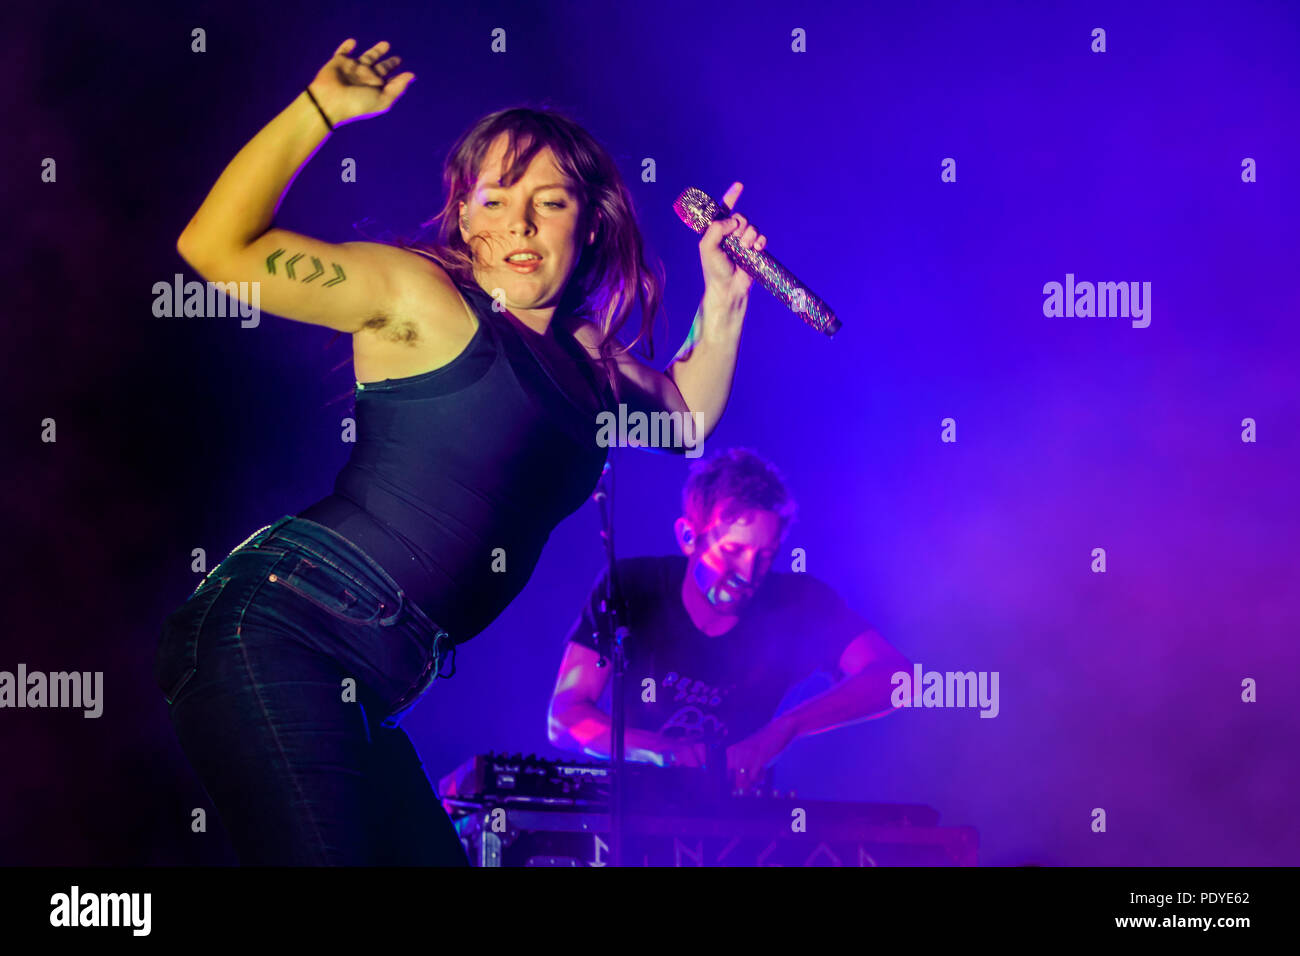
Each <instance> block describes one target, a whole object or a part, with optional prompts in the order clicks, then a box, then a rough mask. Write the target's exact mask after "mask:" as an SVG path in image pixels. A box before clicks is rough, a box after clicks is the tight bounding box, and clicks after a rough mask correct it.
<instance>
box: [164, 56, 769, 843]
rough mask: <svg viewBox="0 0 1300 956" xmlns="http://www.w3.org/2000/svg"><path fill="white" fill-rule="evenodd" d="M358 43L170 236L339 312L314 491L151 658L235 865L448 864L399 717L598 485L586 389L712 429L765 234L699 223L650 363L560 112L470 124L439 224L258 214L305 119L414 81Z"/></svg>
mask: <svg viewBox="0 0 1300 956" xmlns="http://www.w3.org/2000/svg"><path fill="white" fill-rule="evenodd" d="M354 46H355V41H353V40H347V41H345V42H344V43H343V44H342V45H340V46H339V48H338V49H337V50H336V51H335V52H334V55H333V56H332V57H331V59H330V60H329V62H328V63H326V64H325V66H324V67H322V68H321V70H320V72H319V73H318V74H317V75H316V77H315V79H314V80H312V82H311V83H310V84H309V85H308V87H307V89H306V91H304V92H303V93H302V94H301V95H299V96H298V97H297V98H295V99H294V100H293V102H292V103H290V104H289V106H288V107H287V108H285V109H284V110H283V111H282V112H281V113H280V114H279V115H278V116H276V117H275V118H274V119H273V120H272V121H271V122H270V123H269V124H267V126H266V127H264V128H263V129H262V130H261V131H260V132H259V133H258V134H257V135H256V136H254V137H253V139H252V140H251V141H249V143H248V144H247V145H246V146H244V148H243V149H241V150H240V151H239V153H238V154H236V156H235V158H234V159H233V160H232V161H231V162H230V164H229V165H228V166H227V167H226V169H225V171H224V172H222V174H221V177H220V178H219V179H218V180H217V182H216V185H214V186H213V187H212V190H211V192H210V193H209V194H208V196H207V198H206V199H205V200H204V202H203V204H202V205H201V206H200V207H199V210H198V211H197V212H196V213H195V214H194V217H193V218H192V219H191V221H190V223H189V224H188V225H187V226H186V228H185V230H184V231H183V233H182V234H181V236H180V240H179V242H178V243H177V249H178V250H179V252H180V254H181V256H182V257H183V258H184V259H185V260H186V262H188V263H189V264H190V265H191V266H192V267H193V268H194V269H195V270H196V271H197V272H198V273H199V274H201V275H202V276H203V277H204V278H206V279H208V280H210V281H214V282H229V281H235V282H241V281H254V280H256V281H260V294H261V304H262V306H263V308H265V309H266V310H267V311H270V312H273V313H275V314H277V315H280V316H283V317H285V318H288V319H292V320H295V321H299V322H309V323H313V324H316V325H323V326H328V327H330V328H333V329H338V330H340V331H343V332H349V333H351V334H352V345H353V362H354V369H355V372H356V381H357V385H356V392H355V398H356V414H355V418H356V429H357V436H356V442H355V444H354V447H353V450H352V454H351V457H350V460H349V461H348V463H347V465H346V466H345V467H344V468H343V470H342V471H341V472H340V474H339V476H338V478H337V480H336V482H335V486H334V491H333V493H332V494H331V495H329V496H327V497H326V498H324V499H323V500H321V501H319V502H316V503H315V504H313V505H311V506H310V507H308V508H306V509H305V510H303V511H302V512H300V513H299V514H296V515H285V516H283V517H282V518H280V519H279V520H278V521H276V522H275V523H273V524H271V525H268V526H266V527H264V528H261V529H259V530H258V531H255V532H254V533H253V534H252V535H250V536H249V537H248V538H247V539H246V540H245V541H244V542H243V543H242V544H240V545H239V546H238V547H236V548H235V550H234V551H232V552H231V553H230V555H229V556H227V557H226V558H225V559H224V560H223V561H222V562H221V563H220V564H219V565H218V566H217V567H215V568H213V569H212V570H211V571H210V572H209V573H208V575H207V576H206V577H205V578H204V580H203V581H202V582H201V583H200V584H199V586H198V587H197V588H196V589H195V590H194V592H193V593H192V594H191V595H190V597H189V598H188V599H187V600H186V601H185V603H184V604H182V605H181V607H180V608H178V609H177V610H176V611H175V612H174V613H172V614H171V615H170V616H169V617H168V619H167V621H166V623H165V625H164V627H163V633H162V637H161V641H160V643H159V647H158V652H157V657H156V662H155V677H156V680H157V683H158V686H159V688H160V689H161V691H162V693H163V695H164V696H165V698H166V700H167V703H168V706H169V713H170V717H171V721H172V724H173V726H174V728H175V730H176V733H177V735H178V737H179V739H180V743H181V746H182V748H183V750H184V752H185V754H186V756H187V758H188V759H189V760H190V762H191V763H192V765H193V766H194V768H195V770H196V772H197V774H198V776H199V779H200V780H201V782H202V783H203V786H204V788H205V789H206V791H207V793H208V795H209V796H210V798H211V800H212V802H213V804H214V805H215V807H216V808H217V811H218V813H219V814H220V816H221V819H222V822H223V823H224V825H225V827H226V829H227V831H228V833H229V835H230V837H231V840H232V842H233V844H234V847H235V849H236V852H237V853H238V855H239V858H240V860H241V861H242V862H244V863H257V864H274V865H315V864H345V865H355V864H414V863H424V864H440V865H464V864H465V863H466V859H465V855H464V851H463V849H462V848H461V845H460V843H459V841H458V839H457V837H456V835H455V832H454V830H453V829H452V826H451V823H450V820H449V819H448V817H447V815H446V814H445V812H444V811H443V809H442V807H441V805H440V804H439V803H438V801H437V798H436V795H435V794H434V792H433V789H432V787H431V786H430V784H429V781H428V779H427V777H426V775H425V774H424V772H423V770H422V768H421V765H420V761H419V759H418V757H417V756H416V754H415V750H414V748H413V747H412V746H411V743H410V740H409V738H408V737H407V736H406V734H405V732H403V731H402V730H401V729H400V727H398V726H397V725H398V722H399V720H400V717H401V715H402V714H403V713H404V712H405V711H406V710H407V709H408V708H409V707H410V706H411V705H412V704H413V703H414V702H415V701H416V699H418V698H419V697H420V696H421V695H422V694H423V693H424V691H425V690H426V689H427V688H428V687H429V685H430V684H431V683H432V682H433V680H434V679H435V678H436V677H438V676H444V677H445V676H450V672H449V671H448V670H447V668H448V666H450V668H451V669H452V670H454V662H455V657H454V650H455V646H456V645H457V644H460V643H464V642H465V641H467V640H469V639H470V638H471V637H473V636H474V635H476V634H478V633H479V632H481V631H482V630H483V629H484V628H485V627H487V626H488V624H490V623H491V622H492V621H493V620H494V619H495V618H496V617H497V616H498V615H499V614H500V613H501V611H502V610H504V608H505V607H506V606H507V605H508V604H509V603H510V601H511V600H512V599H513V598H514V597H515V595H517V594H518V593H519V591H520V590H521V589H522V588H523V586H524V584H525V583H526V582H527V580H528V578H529V576H530V575H531V573H532V570H533V568H534V566H535V565H536V562H537V559H538V557H539V555H540V553H541V550H542V547H543V545H544V544H545V542H546V539H547V537H548V536H549V534H550V533H551V531H552V529H553V528H554V527H555V525H556V524H558V523H559V522H560V521H561V520H562V519H563V518H564V517H565V516H567V515H569V514H571V513H572V512H573V511H574V510H575V509H576V508H578V507H579V506H580V505H581V504H582V503H583V502H584V501H585V500H586V498H587V496H588V495H589V494H590V493H591V491H592V489H593V488H594V487H595V485H596V482H597V479H598V477H599V475H600V471H601V468H602V466H603V464H604V462H605V458H606V455H607V449H606V448H603V447H600V445H599V444H598V443H597V440H596V433H597V426H596V415H597V413H598V412H600V411H602V410H610V409H612V408H614V407H616V404H617V403H618V402H626V403H627V404H628V405H629V407H630V408H633V409H637V410H644V411H652V412H653V411H668V412H679V413H682V414H684V415H692V416H693V417H695V418H696V420H697V421H698V422H699V424H700V428H701V434H700V435H699V436H698V437H699V438H701V439H702V438H704V437H707V436H708V434H709V433H710V432H712V431H713V429H714V427H715V426H716V425H717V422H718V419H719V418H720V417H721V415H722V411H723V408H724V407H725V406H726V402H727V396H728V393H729V392H730V389H731V380H732V375H733V372H734V370H735V364H736V354H737V346H738V343H739V339H740V333H741V324H742V321H743V319H744V314H745V309H746V304H747V298H748V292H749V287H750V281H751V280H750V278H749V276H748V275H747V274H746V273H745V272H744V271H743V270H740V269H738V268H736V267H735V266H734V265H733V264H732V262H731V261H730V259H728V257H727V255H726V253H725V252H724V251H723V250H722V248H721V243H722V240H723V238H724V237H726V236H728V235H735V236H738V237H740V241H741V242H742V243H743V244H744V245H745V246H747V247H751V248H756V249H762V248H763V246H764V245H765V239H764V237H762V236H759V235H758V234H757V233H756V232H755V230H754V228H753V227H752V226H749V225H748V224H747V223H746V221H745V218H744V217H743V216H740V215H733V216H732V217H731V218H729V219H727V220H723V221H719V222H715V223H713V224H712V225H711V226H710V227H709V229H708V230H707V231H706V232H705V233H704V236H703V238H702V239H701V241H700V261H701V263H702V266H703V272H704V296H703V299H702V300H701V303H700V308H699V311H698V313H697V314H696V317H695V321H694V323H693V325H692V328H691V331H690V333H689V335H688V337H687V340H686V342H685V344H684V345H683V346H682V349H681V351H680V352H679V353H678V354H677V357H676V358H675V360H674V361H673V362H672V363H671V364H670V365H669V367H668V369H667V371H665V372H658V371H655V370H654V369H652V368H650V367H648V366H647V365H645V364H644V363H642V362H641V361H640V360H638V359H636V358H634V357H633V356H632V355H631V353H630V351H629V350H628V347H622V348H620V347H618V341H617V340H616V339H615V335H616V333H617V332H618V331H619V330H620V329H621V328H622V326H623V324H624V322H625V321H626V320H627V317H628V314H629V312H630V311H631V307H632V304H633V298H635V299H636V300H637V301H638V302H639V303H640V305H641V308H642V321H641V328H640V334H639V335H638V336H637V338H636V339H634V340H633V343H632V344H635V342H636V341H638V340H639V339H640V338H642V337H644V338H645V339H646V342H647V345H648V346H649V350H650V354H651V355H653V341H652V335H651V330H652V323H653V320H654V316H655V313H656V312H657V311H658V308H659V305H660V301H661V295H662V293H661V287H662V286H661V280H660V279H659V278H658V277H657V276H655V275H653V274H652V273H651V271H650V270H649V269H648V268H647V266H646V262H645V258H644V255H643V252H642V248H643V245H642V239H641V235H640V231H639V229H638V226H637V222H636V219H635V216H634V214H633V209H632V202H631V198H630V196H629V193H628V191H627V188H626V186H625V185H624V183H623V181H622V179H621V177H620V176H619V173H618V171H617V169H616V167H615V165H614V163H613V161H612V160H611V159H610V157H609V155H608V154H607V152H606V151H605V150H604V148H603V147H601V146H600V145H599V144H598V143H597V142H596V141H595V140H594V139H593V138H592V136H591V135H590V134H589V133H588V132H587V131H586V130H584V129H582V128H581V127H580V126H578V125H577V124H576V123H574V122H573V121H572V120H570V119H568V118H567V117H564V116H562V115H560V114H558V113H557V112H554V111H539V110H532V109H523V108H518V109H507V110H501V111H499V112H495V113H492V114H490V115H488V116H485V117H483V118H482V119H481V120H479V121H478V122H477V123H475V124H474V125H473V126H472V127H471V128H470V129H469V130H467V131H466V132H465V133H464V134H463V135H462V136H461V138H460V139H459V141H458V142H457V143H456V144H455V146H453V148H452V150H451V152H450V154H449V156H448V158H447V162H446V165H445V169H444V179H445V183H446V187H447V199H446V205H445V206H444V208H443V210H442V212H440V213H439V214H438V215H437V216H435V217H434V219H433V220H431V221H430V223H433V222H440V224H441V225H440V228H439V230H438V240H437V242H434V243H417V242H403V243H400V244H388V243H378V242H345V243H340V244H334V243H328V242H321V241H320V240H318V239H312V238H309V237H307V236H303V235H299V234H296V233H292V232H289V231H287V230H284V229H279V228H276V227H274V226H272V224H271V223H272V219H273V216H274V213H275V210H276V207H277V204H278V202H279V199H280V197H281V196H282V195H283V193H284V191H285V190H286V188H287V187H288V186H289V184H290V183H291V182H292V181H293V179H294V177H295V176H296V175H297V174H298V171H299V169H300V168H301V167H302V166H303V164H304V163H305V162H306V161H307V160H308V159H309V158H310V157H311V156H312V154H314V153H315V152H316V150H317V149H318V148H319V147H320V145H321V142H322V141H323V140H324V139H325V138H326V137H327V136H328V135H329V134H330V133H331V132H332V131H333V130H334V129H337V128H338V127H340V126H343V125H345V124H347V123H351V122H355V121H357V120H360V119H365V118H368V117H372V116H377V115H379V114H382V113H386V112H387V111H388V110H389V109H390V108H391V107H392V105H393V104H394V103H395V102H396V101H397V100H398V98H399V97H401V95H402V93H403V92H404V91H405V90H406V88H407V87H408V86H409V85H410V83H411V82H412V81H413V80H414V79H415V77H414V74H412V73H410V72H404V73H395V72H394V71H395V69H396V67H397V65H398V63H399V59H400V58H398V57H396V56H389V57H385V54H386V53H387V52H388V50H389V45H388V43H386V42H381V43H377V44H376V45H375V46H373V47H371V48H370V49H369V50H367V51H366V52H364V53H362V54H361V55H360V56H359V57H356V58H353V57H352V56H350V52H351V51H352V50H353V48H354ZM741 188H742V187H741V184H740V183H734V184H733V185H732V186H731V188H730V189H729V190H728V191H727V193H726V195H725V197H724V202H725V203H726V204H727V206H728V207H729V208H730V207H734V205H735V203H736V200H737V199H738V197H739V195H740V192H741ZM632 290H635V296H633V295H631V294H629V293H630V292H631V291H632Z"/></svg>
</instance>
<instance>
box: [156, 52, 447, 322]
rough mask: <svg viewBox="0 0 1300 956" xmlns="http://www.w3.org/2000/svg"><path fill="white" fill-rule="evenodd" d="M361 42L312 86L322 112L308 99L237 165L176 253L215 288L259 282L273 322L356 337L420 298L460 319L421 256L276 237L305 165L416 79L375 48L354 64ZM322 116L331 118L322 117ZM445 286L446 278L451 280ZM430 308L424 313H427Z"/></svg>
mask: <svg viewBox="0 0 1300 956" xmlns="http://www.w3.org/2000/svg"><path fill="white" fill-rule="evenodd" d="M355 45H356V41H355V40H351V39H349V40H346V41H345V42H344V43H342V44H341V45H340V46H339V48H338V49H337V50H335V52H334V55H333V56H332V57H331V58H330V60H329V61H328V62H327V63H326V64H325V65H324V66H323V67H322V68H321V69H320V71H319V73H317V75H316V78H315V79H314V80H312V81H311V83H310V84H309V86H308V89H310V90H311V93H312V95H313V96H315V98H316V101H317V102H318V103H319V104H320V108H319V109H318V108H317V106H316V105H315V104H314V103H313V102H312V99H311V97H309V96H308V94H307V93H306V92H305V91H304V92H303V93H301V94H299V95H298V96H297V97H296V98H295V99H294V100H293V102H291V103H290V104H289V105H288V106H287V107H285V109H283V110H282V111H281V112H280V114H279V115H278V116H276V117H275V118H274V119H273V120H271V122H270V123H268V124H267V125H266V126H264V127H263V128H262V129H261V130H260V131H259V132H258V133H257V135H256V136H254V137H253V138H252V139H251V140H250V141H249V142H248V143H247V144H246V145H245V146H244V147H243V148H242V149H241V150H240V151H239V152H238V153H237V154H236V155H235V158H234V159H232V160H231V161H230V163H229V164H228V165H227V166H226V168H225V170H224V171H223V172H222V174H221V176H220V178H218V179H217V182H216V184H215V185H214V186H213V187H212V189H211V191H210V192H209V193H208V196H207V198H206V199H205V200H204V201H203V204H202V205H201V206H200V207H199V209H198V211H197V212H196V213H195V214H194V216H193V217H192V218H191V219H190V222H189V224H188V225H187V226H186V227H185V229H184V231H183V232H182V233H181V235H180V238H179V240H178V241H177V243H176V248H177V251H178V252H179V253H180V254H181V257H182V258H184V259H185V261H186V262H187V263H189V264H190V265H191V266H192V267H193V268H194V270H195V271H196V272H198V273H199V274H200V275H202V276H203V277H204V278H205V279H208V280H210V281H213V282H254V281H256V282H259V283H260V286H259V292H260V305H261V307H262V308H263V309H265V310H266V311H268V312H273V313H275V314H276V315H280V316H283V317H284V318H287V319H293V320H295V321H299V322H309V323H312V324H315V325H324V326H328V327H330V328H334V329H339V330H340V331H345V332H356V331H358V330H360V329H361V328H362V327H364V326H365V325H366V323H367V322H368V321H369V320H370V319H371V318H372V317H373V316H375V315H376V314H378V313H382V314H384V315H390V316H391V315H392V313H393V312H395V311H400V310H401V309H402V308H404V307H406V306H408V305H409V304H410V302H411V301H412V300H413V299H415V298H417V295H416V287H417V286H421V285H422V286H423V287H424V288H422V289H420V290H419V291H420V292H422V293H423V294H424V295H425V302H426V303H427V302H428V295H429V291H430V290H429V286H431V285H432V286H434V287H435V288H434V293H435V294H436V293H437V291H438V289H437V288H436V287H437V286H439V285H443V286H445V287H446V291H444V293H443V294H444V297H445V301H441V302H434V303H432V305H433V307H434V311H436V309H437V306H439V305H442V306H444V307H445V308H447V309H449V310H451V311H450V314H451V315H452V316H454V317H456V319H457V320H459V319H460V312H461V309H460V306H459V303H458V300H457V299H456V298H455V295H454V292H452V291H450V284H449V282H447V283H441V284H440V283H439V282H438V281H437V276H436V275H435V272H440V271H441V270H437V269H436V267H435V266H434V265H433V264H432V263H430V262H428V260H426V259H424V258H423V257H421V256H417V255H415V254H414V253H410V252H406V251H405V250H402V249H397V248H395V247H392V246H387V245H384V244H382V243H373V242H345V243H329V242H323V241H321V240H319V239H313V238H311V237H309V236H304V235H301V234H298V233H294V232H290V231H288V230H286V229H279V228H273V227H272V225H271V223H272V220H273V219H274V217H275V213H276V210H277V209H278V208H279V205H280V202H281V200H282V199H283V197H284V195H285V193H286V192H287V190H288V188H289V186H290V184H291V183H292V182H293V180H294V178H295V177H296V176H297V175H298V172H299V170H301V169H302V167H303V165H304V164H305V163H306V162H307V161H308V160H309V159H310V158H311V157H312V156H313V155H314V154H315V152H316V150H317V149H318V148H319V147H320V145H321V143H322V142H324V140H325V139H326V137H327V136H329V135H330V129H329V126H327V125H326V120H325V118H324V117H328V118H329V122H330V123H331V124H332V125H333V126H334V127H335V128H337V127H339V126H343V125H346V124H347V123H351V122H355V121H356V120H359V119H364V118H366V117H369V116H375V115H378V114H381V113H384V112H387V111H388V109H389V108H390V107H391V106H392V105H393V103H394V102H396V100H397V99H398V97H399V96H401V94H402V92H403V91H404V90H405V89H406V87H407V86H408V85H409V83H410V82H411V80H412V79H414V74H413V73H409V72H408V73H401V74H396V75H394V74H393V70H394V68H395V67H396V66H397V64H398V63H399V62H400V58H399V57H389V58H387V59H380V58H381V57H382V56H383V55H384V54H385V53H386V52H387V51H388V44H387V43H378V44H376V45H375V46H373V47H371V48H370V49H369V50H367V51H366V52H365V53H363V54H361V55H360V56H359V57H357V58H355V59H353V58H352V57H350V56H348V53H349V52H350V51H351V50H352V48H353V47H354V46H355ZM322 112H323V113H324V116H322ZM444 278H445V276H444ZM426 308H427V306H426Z"/></svg>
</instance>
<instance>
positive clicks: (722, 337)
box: [664, 290, 748, 440]
mask: <svg viewBox="0 0 1300 956" xmlns="http://www.w3.org/2000/svg"><path fill="white" fill-rule="evenodd" d="M747 300H748V295H745V296H743V297H741V298H740V299H739V300H729V299H725V298H722V297H721V296H719V295H714V294H712V293H711V292H709V291H708V290H706V291H705V293H704V297H703V298H702V299H701V300H700V307H699V309H698V310H697V311H696V313H695V321H694V322H692V323H691V330H690V332H689V333H688V334H687V336H686V341H685V342H683V343H682V347H681V348H680V349H678V351H677V356H676V357H675V358H674V359H673V361H672V362H671V363H670V364H669V366H668V368H666V369H665V370H664V374H666V375H667V376H668V377H669V378H671V379H672V380H673V383H674V384H676V386H677V390H678V391H679V392H681V393H682V399H683V400H684V401H685V402H686V405H687V407H688V408H689V409H690V410H691V412H693V413H694V414H695V415H697V416H698V421H699V424H700V434H699V436H698V438H699V439H700V440H703V439H704V438H707V437H708V436H709V435H710V434H711V433H712V432H713V430H714V429H715V428H716V427H717V425H718V422H719V421H720V420H721V419H722V413H723V411H724V410H725V409H726V407H727V399H728V398H729V397H730V395H731V382H732V379H733V377H734V376H735V373H736V356H737V354H738V353H739V350H740V330H741V326H742V324H743V323H744V318H745V307H746V302H747Z"/></svg>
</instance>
